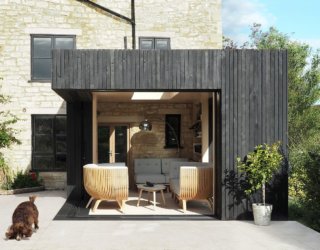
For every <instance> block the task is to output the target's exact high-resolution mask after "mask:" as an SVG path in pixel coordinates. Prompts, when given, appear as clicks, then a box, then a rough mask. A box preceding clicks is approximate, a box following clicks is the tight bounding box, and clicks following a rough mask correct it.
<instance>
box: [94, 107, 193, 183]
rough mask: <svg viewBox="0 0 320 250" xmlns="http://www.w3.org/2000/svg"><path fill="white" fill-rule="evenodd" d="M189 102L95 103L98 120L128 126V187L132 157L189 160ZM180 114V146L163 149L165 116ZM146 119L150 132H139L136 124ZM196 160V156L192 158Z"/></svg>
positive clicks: (191, 153)
mask: <svg viewBox="0 0 320 250" xmlns="http://www.w3.org/2000/svg"><path fill="white" fill-rule="evenodd" d="M193 106H194V105H193V104H192V103H183V104H180V103H179V104H164V103H138V104H134V103H103V102H102V103H98V107H97V110H98V123H99V124H108V123H109V124H110V123H117V122H118V123H121V124H128V126H129V138H130V139H129V151H128V153H129V155H128V156H129V157H128V167H129V175H130V186H131V184H132V183H133V160H134V159H136V158H170V157H183V158H188V159H190V160H195V159H193V137H194V133H193V131H192V130H190V127H191V126H192V124H193V122H194V118H193ZM166 114H181V135H180V141H181V143H180V144H181V146H182V148H181V149H180V150H179V151H178V149H176V148H169V149H168V148H164V146H165V122H164V120H165V115H166ZM143 119H148V121H150V122H151V123H152V130H151V131H147V132H146V131H140V129H139V123H140V122H141V121H142V120H143ZM196 160H198V159H196Z"/></svg>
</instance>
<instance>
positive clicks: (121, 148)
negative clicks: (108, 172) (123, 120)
mask: <svg viewBox="0 0 320 250" xmlns="http://www.w3.org/2000/svg"><path fill="white" fill-rule="evenodd" d="M127 129H128V127H127V126H124V125H103V126H99V127H98V162H99V163H114V162H127V149H128V146H127V135H128V133H127Z"/></svg>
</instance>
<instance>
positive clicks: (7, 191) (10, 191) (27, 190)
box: [0, 186, 45, 195]
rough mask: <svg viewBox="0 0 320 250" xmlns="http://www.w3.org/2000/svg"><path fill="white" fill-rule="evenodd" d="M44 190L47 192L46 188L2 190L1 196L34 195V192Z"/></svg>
mask: <svg viewBox="0 0 320 250" xmlns="http://www.w3.org/2000/svg"><path fill="white" fill-rule="evenodd" d="M43 190H45V188H44V186H39V187H27V188H17V189H9V190H4V189H0V195H11V194H22V193H32V192H38V191H43Z"/></svg>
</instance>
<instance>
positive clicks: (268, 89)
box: [221, 51, 287, 219]
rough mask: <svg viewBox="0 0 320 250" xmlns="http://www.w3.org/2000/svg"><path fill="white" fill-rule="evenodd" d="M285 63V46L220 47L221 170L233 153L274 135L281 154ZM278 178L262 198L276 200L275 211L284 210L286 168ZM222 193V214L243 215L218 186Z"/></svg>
mask: <svg viewBox="0 0 320 250" xmlns="http://www.w3.org/2000/svg"><path fill="white" fill-rule="evenodd" d="M286 67H287V54H286V52H285V51H226V57H225V59H224V60H223V61H222V68H224V69H225V70H223V71H222V73H223V75H225V79H221V80H222V86H221V91H222V103H221V105H222V110H221V112H222V134H221V135H222V140H221V145H222V151H223V152H222V166H221V167H222V173H223V172H224V170H236V164H235V160H236V157H237V156H240V157H242V158H243V157H244V156H245V155H246V154H247V153H248V152H249V151H251V150H253V148H254V146H255V145H258V144H261V143H265V142H266V143H273V142H275V141H278V140H280V141H281V142H282V145H283V148H284V150H285V154H287V78H286V77H287V68H286ZM239 128H240V129H239ZM286 167H287V166H285V167H284V168H286ZM221 178H222V180H221V181H223V176H222V177H221ZM279 178H280V179H281V185H280V186H279V187H276V186H275V187H273V188H272V193H269V194H267V199H268V198H269V200H270V201H272V203H273V204H277V205H276V207H274V212H275V213H276V214H277V213H278V214H282V215H287V174H286V172H283V173H282V176H280V177H279ZM222 198H225V201H223V200H222V202H221V206H222V208H221V209H222V213H221V218H222V219H236V218H244V214H245V211H246V204H240V205H234V204H235V200H234V199H233V197H230V195H228V191H227V190H223V189H222Z"/></svg>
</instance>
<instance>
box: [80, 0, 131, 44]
mask: <svg viewBox="0 0 320 250" xmlns="http://www.w3.org/2000/svg"><path fill="white" fill-rule="evenodd" d="M77 1H78V2H82V3H86V4H88V5H90V6H92V7H95V8H97V9H100V10H102V11H104V12H107V13H109V14H111V15H113V16H116V17H119V18H120V19H122V20H124V21H126V22H127V23H129V24H131V27H132V49H135V48H136V24H135V8H134V6H135V4H134V0H131V18H129V17H126V16H124V15H121V14H120V13H117V12H115V11H113V10H111V9H109V8H106V7H104V6H102V5H100V4H97V3H94V2H92V1H90V0H77Z"/></svg>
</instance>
